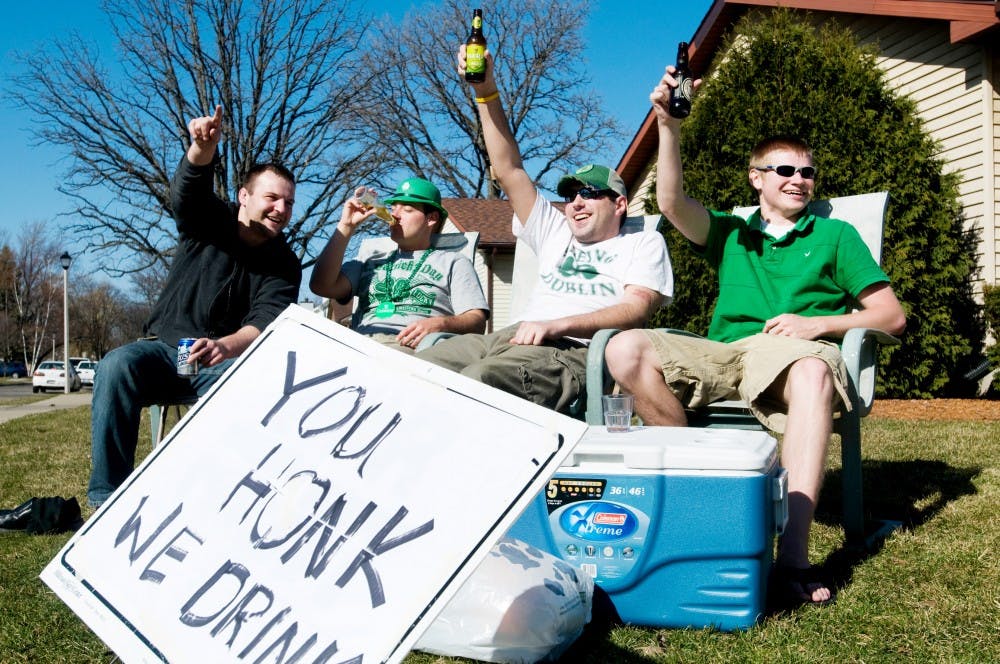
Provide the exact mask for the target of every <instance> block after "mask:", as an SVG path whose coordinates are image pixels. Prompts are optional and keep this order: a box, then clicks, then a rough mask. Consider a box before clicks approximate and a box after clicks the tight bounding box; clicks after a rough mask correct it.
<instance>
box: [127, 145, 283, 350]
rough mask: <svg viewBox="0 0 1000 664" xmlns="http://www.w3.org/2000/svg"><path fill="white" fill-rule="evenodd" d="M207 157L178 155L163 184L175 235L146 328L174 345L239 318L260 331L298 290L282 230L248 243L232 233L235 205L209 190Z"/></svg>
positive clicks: (227, 328) (215, 334) (220, 331)
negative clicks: (202, 161) (194, 160)
mask: <svg viewBox="0 0 1000 664" xmlns="http://www.w3.org/2000/svg"><path fill="white" fill-rule="evenodd" d="M213 173H214V163H213V164H210V165H207V166H195V165H193V164H191V163H190V162H189V161H188V160H187V157H186V156H185V157H184V158H183V159H181V163H180V165H179V166H178V167H177V171H176V172H175V173H174V178H173V181H172V182H171V185H170V203H171V207H172V208H173V212H174V220H175V221H176V222H177V230H178V232H179V234H180V240H179V242H178V245H177V253H176V255H175V256H174V260H173V263H172V264H171V266H170V272H169V273H168V275H167V283H166V285H165V287H164V289H163V292H162V293H161V294H160V297H159V299H158V300H157V302H156V305H155V306H154V307H153V312H152V314H151V315H150V318H149V321H148V322H147V323H146V325H145V333H146V334H147V335H155V336H156V337H158V338H159V339H160V340H161V341H164V342H165V343H168V344H171V345H174V346H176V345H177V341H178V340H179V339H181V338H183V337H193V338H199V337H209V338H212V339H218V338H219V337H223V336H226V335H228V334H232V333H233V332H235V331H236V330H238V329H240V328H241V327H243V326H245V325H252V326H253V327H255V328H257V329H258V330H261V331H263V330H264V328H265V327H267V326H268V325H269V324H270V323H271V322H272V321H273V320H274V319H275V318H276V317H277V316H278V314H279V313H281V312H282V311H284V309H285V308H287V307H288V305H289V304H293V303H294V302H295V301H296V300H297V298H298V294H299V284H300V283H301V281H302V267H301V265H300V264H299V260H298V258H297V257H296V256H295V254H294V253H293V252H292V250H291V248H290V247H289V246H288V243H287V242H286V241H285V237H284V235H281V236H279V237H277V238H274V239H272V240H268V241H267V242H265V243H264V244H262V245H259V246H256V247H251V246H248V245H246V244H244V243H243V242H241V241H240V239H239V223H240V222H239V221H238V219H237V212H238V210H239V206H237V205H235V204H233V203H227V202H225V201H223V200H221V199H220V198H219V197H218V196H216V195H215V192H214V190H213Z"/></svg>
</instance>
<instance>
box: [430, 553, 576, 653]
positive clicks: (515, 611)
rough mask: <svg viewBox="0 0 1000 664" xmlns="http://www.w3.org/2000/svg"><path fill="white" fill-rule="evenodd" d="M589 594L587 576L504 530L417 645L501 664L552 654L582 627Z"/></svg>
mask: <svg viewBox="0 0 1000 664" xmlns="http://www.w3.org/2000/svg"><path fill="white" fill-rule="evenodd" d="M593 598H594V580H593V578H591V577H590V576H588V575H587V574H584V573H582V572H581V571H580V570H579V569H577V568H576V567H573V566H572V565H569V564H568V563H566V562H564V561H562V560H560V559H559V558H556V557H555V556H553V555H551V554H548V553H546V552H544V551H541V550H539V549H536V548H535V547H533V546H531V545H529V544H527V543H525V542H522V541H520V540H516V539H513V538H509V537H504V538H503V539H501V540H500V541H499V542H497V543H496V545H494V547H493V549H491V550H490V554H489V555H488V556H487V557H486V559H485V560H483V562H482V563H481V564H480V565H479V567H478V568H477V569H476V571H475V572H473V573H472V576H470V577H469V579H468V580H467V581H466V582H465V583H464V584H463V585H462V587H461V588H460V589H459V590H458V592H457V593H456V594H455V596H454V597H453V598H452V599H451V601H450V602H448V604H447V605H446V606H445V607H444V609H443V610H442V611H441V614H440V615H439V616H438V617H437V619H436V620H435V621H434V622H433V623H431V626H430V627H429V628H428V629H427V631H426V632H424V634H423V636H421V637H420V640H419V641H417V645H416V648H417V650H423V651H426V652H429V653H434V654H437V655H448V656H450V657H468V658H471V659H478V660H482V661H486V662H503V663H506V664H528V663H530V662H538V661H541V660H545V659H554V658H556V657H558V656H559V655H560V654H561V653H562V652H563V651H564V650H566V648H568V647H569V646H570V645H571V644H572V643H573V641H575V640H576V639H577V638H578V637H579V636H580V634H582V633H583V627H584V625H586V624H587V623H588V622H590V610H591V604H592V602H593Z"/></svg>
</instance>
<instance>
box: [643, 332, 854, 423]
mask: <svg viewBox="0 0 1000 664" xmlns="http://www.w3.org/2000/svg"><path fill="white" fill-rule="evenodd" d="M643 332H644V333H645V334H646V336H647V337H649V340H650V342H651V343H652V344H653V348H654V349H655V350H656V354H657V355H658V356H659V358H660V367H661V369H662V370H663V378H664V380H665V381H666V382H667V386H668V387H669V388H670V390H671V391H672V392H673V393H674V394H675V395H676V396H677V398H678V399H680V401H681V403H682V404H683V405H684V406H685V407H686V408H692V409H693V408H700V407H702V406H706V405H708V404H710V403H712V402H714V401H722V400H726V399H739V400H743V401H746V402H747V403H748V404H750V410H751V411H752V412H753V414H754V416H755V417H756V418H757V419H758V420H760V422H762V423H763V424H764V426H766V427H767V428H769V429H771V430H772V431H777V432H778V433H784V431H785V422H786V420H787V419H788V417H787V414H786V412H785V404H783V403H782V402H781V401H780V400H779V399H776V398H772V397H771V396H770V395H768V394H767V392H766V390H767V388H769V387H770V386H771V385H772V384H773V383H774V381H775V380H776V379H777V378H778V377H779V376H780V375H781V374H782V373H783V372H784V371H785V370H786V369H787V368H788V367H789V366H791V365H792V364H793V363H794V362H796V361H797V360H800V359H803V358H806V357H817V358H819V359H821V360H823V361H824V362H826V364H827V366H828V367H830V372H831V373H832V374H833V382H834V402H833V407H834V409H837V408H838V406H839V405H840V404H843V405H844V407H845V408H847V409H850V408H851V402H850V400H849V399H848V398H847V367H846V366H845V365H844V359H843V358H842V357H841V355H840V349H839V348H838V347H837V345H836V344H833V343H830V342H828V341H808V340H805V339H795V338H792V337H779V336H775V335H773V334H755V335H753V336H751V337H747V338H745V339H740V340H739V341H734V342H732V343H722V342H719V341H712V340H710V339H705V338H702V337H692V336H685V335H682V334H672V333H667V332H662V331H659V330H643Z"/></svg>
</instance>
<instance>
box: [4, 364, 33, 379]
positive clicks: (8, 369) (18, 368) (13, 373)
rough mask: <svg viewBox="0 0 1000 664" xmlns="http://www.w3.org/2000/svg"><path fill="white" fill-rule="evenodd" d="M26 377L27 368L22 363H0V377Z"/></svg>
mask: <svg viewBox="0 0 1000 664" xmlns="http://www.w3.org/2000/svg"><path fill="white" fill-rule="evenodd" d="M27 375H28V367H26V366H24V362H18V361H17V360H12V361H10V362H0V376H4V377H6V378H25V377H27Z"/></svg>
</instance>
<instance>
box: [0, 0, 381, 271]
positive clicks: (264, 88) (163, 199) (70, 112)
mask: <svg viewBox="0 0 1000 664" xmlns="http://www.w3.org/2000/svg"><path fill="white" fill-rule="evenodd" d="M104 10H105V12H106V13H107V15H108V17H109V19H110V20H111V23H112V27H113V30H114V34H115V36H116V38H117V51H118V53H117V56H118V57H117V58H115V59H114V60H112V61H119V60H120V64H117V65H112V66H110V68H106V67H107V65H103V64H102V63H104V62H108V61H109V58H110V56H111V54H100V53H97V52H96V50H94V49H93V48H92V47H88V46H87V45H86V42H85V40H84V39H83V38H82V37H80V36H78V35H73V36H70V38H68V39H66V40H64V41H61V42H59V43H58V44H56V45H55V48H53V49H50V50H47V51H42V52H40V53H34V54H30V56H28V55H23V56H22V57H21V58H20V63H21V64H22V66H23V73H21V74H20V75H18V76H16V77H15V78H14V83H15V85H14V86H12V89H11V95H12V97H13V98H14V99H15V100H16V102H17V103H18V104H19V105H21V106H22V107H24V108H26V109H28V110H30V111H31V112H33V113H34V115H35V119H36V126H35V137H36V139H37V140H38V141H39V142H46V143H53V144H56V145H58V146H61V147H62V148H64V149H65V150H66V152H67V154H68V155H69V157H70V159H69V160H68V161H69V168H68V170H67V173H66V177H65V181H64V184H63V185H62V187H61V190H62V191H64V192H65V193H67V194H68V195H69V196H70V197H71V198H72V199H73V200H74V201H75V207H74V209H73V210H72V212H71V213H70V214H69V217H70V218H71V220H72V221H71V222H70V224H69V227H68V229H67V230H68V231H69V232H71V233H73V234H74V235H77V236H79V237H82V238H86V240H87V246H86V248H87V249H91V250H95V251H96V252H97V253H98V255H100V256H102V257H104V258H106V259H107V262H106V263H105V270H106V271H107V272H108V273H109V274H111V275H113V276H118V275H121V274H123V273H127V272H134V271H140V270H143V269H146V268H147V267H149V266H151V265H154V264H161V265H162V264H164V263H166V262H167V261H168V260H169V258H170V256H171V255H172V252H173V248H174V245H175V240H176V232H175V228H174V225H173V222H172V220H171V219H170V215H169V193H168V187H169V181H170V180H169V179H170V175H171V173H172V172H173V169H174V166H175V165H176V163H177V161H178V160H179V159H180V156H181V154H182V153H183V152H184V150H185V149H186V148H187V141H188V135H187V129H186V127H187V122H188V120H189V119H190V118H192V117H197V116H201V115H204V114H206V113H209V112H211V110H212V109H213V108H214V107H215V105H216V104H222V105H223V106H224V108H225V117H226V122H227V126H226V127H225V134H224V139H223V140H224V142H223V144H222V145H221V146H220V152H221V167H220V170H219V175H218V178H217V188H218V191H219V193H220V194H221V195H223V196H225V197H229V198H235V194H236V191H237V189H238V187H239V183H240V182H241V180H242V178H243V175H244V173H246V171H247V170H248V169H249V168H250V166H251V165H252V164H253V163H255V162H259V161H270V160H274V161H280V162H282V163H284V164H285V165H286V166H287V167H288V168H289V169H291V171H292V172H293V173H294V174H295V175H296V178H297V180H298V182H299V188H298V191H297V199H298V200H299V201H300V205H299V206H297V208H296V212H295V220H294V223H293V224H292V225H291V226H290V228H289V229H288V234H289V238H290V240H291V242H292V245H293V247H294V248H295V250H296V252H297V253H298V254H299V256H300V258H302V259H304V260H306V262H307V263H308V262H309V260H308V259H309V258H310V257H311V256H312V254H314V253H315V252H316V251H318V249H319V247H318V246H313V245H314V243H313V240H314V239H315V238H317V237H318V236H321V235H323V234H324V231H323V230H322V229H323V228H324V227H326V226H329V225H331V224H332V223H335V222H336V219H337V217H338V214H339V208H340V207H341V205H342V203H343V201H344V200H345V199H346V197H347V196H348V195H349V194H350V193H351V191H352V187H353V186H354V185H355V184H356V183H358V182H363V181H368V180H372V179H377V178H378V177H379V175H380V173H381V169H382V168H383V166H382V162H380V161H378V160H373V159H370V158H367V157H368V154H367V153H364V152H362V147H361V143H360V142H359V140H358V138H359V136H360V135H361V133H362V132H363V131H364V127H363V126H362V125H361V124H360V123H359V121H358V120H359V117H360V116H359V114H358V112H357V104H358V102H359V100H360V98H361V96H359V95H358V94H357V91H358V90H359V89H362V88H363V87H364V86H365V80H366V79H367V76H368V75H367V73H366V72H365V70H363V69H359V66H358V64H359V60H360V56H361V52H362V51H361V47H362V43H363V39H364V37H365V27H364V26H365V25H366V24H367V21H366V20H362V18H361V17H359V16H358V15H356V13H355V12H354V11H353V10H352V9H351V8H350V4H349V3H344V2H341V3H331V2H325V1H324V0H254V1H246V2H240V1H238V0H108V1H107V2H105V4H104Z"/></svg>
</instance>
